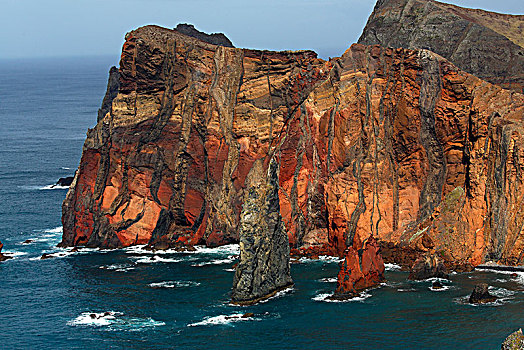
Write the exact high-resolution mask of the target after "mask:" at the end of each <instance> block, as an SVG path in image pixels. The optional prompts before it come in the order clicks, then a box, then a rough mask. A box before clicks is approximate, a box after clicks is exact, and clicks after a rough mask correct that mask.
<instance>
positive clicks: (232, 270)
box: [224, 269, 235, 272]
mask: <svg viewBox="0 0 524 350" xmlns="http://www.w3.org/2000/svg"><path fill="white" fill-rule="evenodd" d="M224 271H227V272H235V269H224Z"/></svg>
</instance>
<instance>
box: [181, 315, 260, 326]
mask: <svg viewBox="0 0 524 350" xmlns="http://www.w3.org/2000/svg"><path fill="white" fill-rule="evenodd" d="M242 316H243V314H231V315H219V316H214V317H205V318H204V319H203V320H202V321H200V322H195V323H190V324H188V325H187V326H188V327H197V326H216V325H230V324H231V323H234V322H241V321H259V320H260V319H259V318H256V317H242Z"/></svg>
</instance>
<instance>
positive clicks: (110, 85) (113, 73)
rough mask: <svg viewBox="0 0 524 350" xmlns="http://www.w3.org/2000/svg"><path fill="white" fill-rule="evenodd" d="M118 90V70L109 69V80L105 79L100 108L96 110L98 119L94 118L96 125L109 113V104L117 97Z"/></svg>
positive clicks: (114, 68)
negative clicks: (105, 87) (103, 94)
mask: <svg viewBox="0 0 524 350" xmlns="http://www.w3.org/2000/svg"><path fill="white" fill-rule="evenodd" d="M119 89H120V73H119V72H118V68H116V67H115V66H113V67H111V68H110V69H109V78H108V79H107V89H106V94H105V96H104V99H103V100H102V106H101V107H100V109H99V110H98V117H97V118H96V121H97V123H98V122H99V121H100V120H101V119H102V118H104V117H105V116H106V114H107V113H109V112H110V111H111V104H112V103H113V100H114V99H115V97H116V95H118V90H119Z"/></svg>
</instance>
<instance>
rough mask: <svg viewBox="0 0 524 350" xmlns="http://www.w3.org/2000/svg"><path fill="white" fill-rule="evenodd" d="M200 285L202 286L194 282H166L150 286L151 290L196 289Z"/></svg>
mask: <svg viewBox="0 0 524 350" xmlns="http://www.w3.org/2000/svg"><path fill="white" fill-rule="evenodd" d="M199 285H200V283H199V282H193V281H165V282H157V283H150V284H149V286H150V287H151V288H183V287H196V286H199Z"/></svg>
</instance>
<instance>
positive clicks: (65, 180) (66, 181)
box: [51, 176, 74, 187]
mask: <svg viewBox="0 0 524 350" xmlns="http://www.w3.org/2000/svg"><path fill="white" fill-rule="evenodd" d="M73 180H74V176H66V177H61V178H59V179H58V181H57V182H56V183H55V184H54V185H52V186H51V187H55V186H61V187H69V186H71V184H72V183H73Z"/></svg>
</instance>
